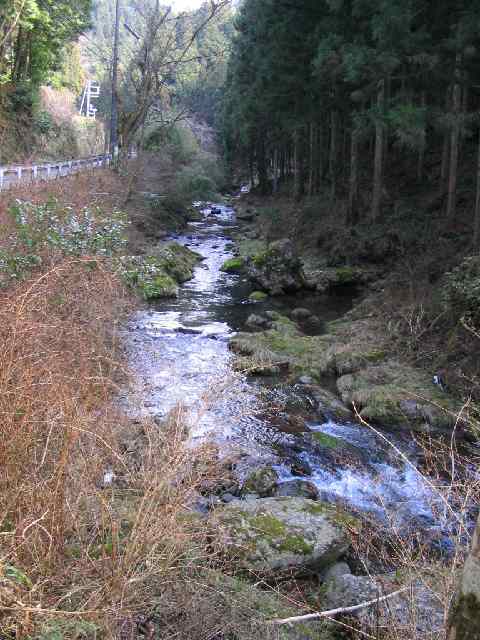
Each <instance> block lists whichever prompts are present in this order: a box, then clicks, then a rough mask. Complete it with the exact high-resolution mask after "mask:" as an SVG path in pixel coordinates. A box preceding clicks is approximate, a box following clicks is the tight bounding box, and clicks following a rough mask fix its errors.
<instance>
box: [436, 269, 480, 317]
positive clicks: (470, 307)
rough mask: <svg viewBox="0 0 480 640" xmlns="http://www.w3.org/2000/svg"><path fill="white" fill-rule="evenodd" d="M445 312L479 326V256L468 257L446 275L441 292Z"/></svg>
mask: <svg viewBox="0 0 480 640" xmlns="http://www.w3.org/2000/svg"><path fill="white" fill-rule="evenodd" d="M442 294H443V295H442V298H443V303H444V307H445V309H446V311H448V312H449V313H450V314H451V315H452V316H453V318H454V320H459V319H461V318H462V317H465V318H467V319H468V320H469V321H471V322H473V323H474V325H475V326H478V325H479V324H480V256H470V257H468V258H465V259H464V260H463V262H462V263H461V264H460V265H459V266H458V267H456V268H455V269H454V270H453V271H451V272H450V273H447V275H446V279H445V284H444V286H443V290H442Z"/></svg>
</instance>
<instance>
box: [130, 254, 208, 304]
mask: <svg viewBox="0 0 480 640" xmlns="http://www.w3.org/2000/svg"><path fill="white" fill-rule="evenodd" d="M201 259H202V256H201V255H200V254H198V253H196V252H195V251H191V250H190V249H188V247H184V246H183V245H181V244H178V243H177V242H168V243H165V244H163V245H161V246H160V247H159V248H158V250H157V252H156V254H155V255H150V256H127V257H124V258H122V259H121V273H122V276H123V277H124V279H125V280H126V281H127V283H128V284H129V285H131V286H132V287H134V288H135V289H137V291H138V292H139V293H140V294H141V295H142V296H143V298H145V300H154V299H157V298H175V297H177V295H178V285H179V284H181V283H183V282H186V281H187V280H190V279H191V278H192V277H193V273H194V269H195V266H196V264H197V263H198V262H199V261H200V260H201Z"/></svg>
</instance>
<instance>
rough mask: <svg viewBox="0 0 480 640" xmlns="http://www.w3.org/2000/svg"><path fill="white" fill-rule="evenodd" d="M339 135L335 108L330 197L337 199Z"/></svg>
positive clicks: (331, 135)
mask: <svg viewBox="0 0 480 640" xmlns="http://www.w3.org/2000/svg"><path fill="white" fill-rule="evenodd" d="M337 137H338V113H337V111H336V110H335V109H333V110H332V113H331V115H330V160H329V173H330V185H331V190H330V198H331V200H332V201H333V200H335V197H336V195H337V153H338V152H337Z"/></svg>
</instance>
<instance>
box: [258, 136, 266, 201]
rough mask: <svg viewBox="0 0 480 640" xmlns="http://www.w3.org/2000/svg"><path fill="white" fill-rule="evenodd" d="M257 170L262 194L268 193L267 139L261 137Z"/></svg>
mask: <svg viewBox="0 0 480 640" xmlns="http://www.w3.org/2000/svg"><path fill="white" fill-rule="evenodd" d="M257 170H258V186H259V187H260V192H261V194H262V195H267V194H268V191H269V185H268V171H267V159H266V157H265V141H264V139H263V138H261V139H260V140H259V142H258V145H257Z"/></svg>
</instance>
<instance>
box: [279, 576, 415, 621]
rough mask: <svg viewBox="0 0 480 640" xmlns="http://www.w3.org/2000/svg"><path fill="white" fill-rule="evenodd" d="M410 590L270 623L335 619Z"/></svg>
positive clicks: (401, 590)
mask: <svg viewBox="0 0 480 640" xmlns="http://www.w3.org/2000/svg"><path fill="white" fill-rule="evenodd" d="M408 589H410V585H408V586H406V587H402V588H401V589H398V590H397V591H394V592H393V593H389V594H387V595H386V596H381V597H380V598H375V600H368V601H367V602H362V603H361V604H356V605H354V606H353V607H339V608H338V609H330V610H329V611H319V612H318V613H307V614H306V615H303V616H293V617H291V618H283V619H277V620H271V621H270V623H271V624H274V625H286V624H295V623H296V622H305V621H307V620H318V619H319V618H333V617H334V616H336V615H338V614H340V613H353V612H354V611H360V610H361V609H367V608H368V607H372V606H374V605H376V604H378V603H379V602H385V600H389V599H390V598H394V597H395V596H398V595H400V594H401V593H404V592H405V591H408Z"/></svg>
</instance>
